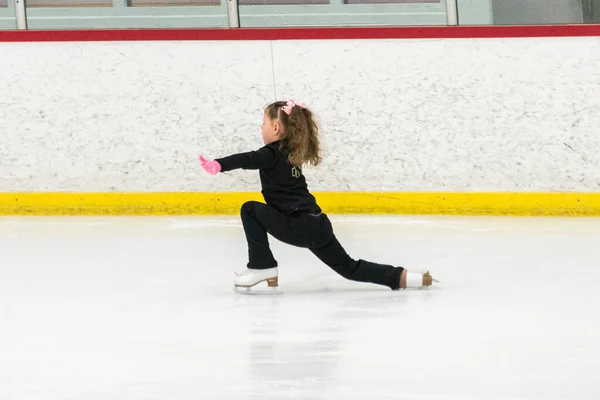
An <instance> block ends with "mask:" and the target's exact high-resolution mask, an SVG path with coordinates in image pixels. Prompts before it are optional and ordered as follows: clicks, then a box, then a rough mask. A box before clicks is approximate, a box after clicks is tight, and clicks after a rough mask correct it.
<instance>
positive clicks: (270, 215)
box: [241, 201, 403, 290]
mask: <svg viewBox="0 0 600 400" xmlns="http://www.w3.org/2000/svg"><path fill="white" fill-rule="evenodd" d="M241 217H242V224H243V225H244V232H245V233H246V239H247V241H248V258H249V262H248V268H252V269H266V268H273V267H276V266H277V265H278V264H277V261H276V260H275V258H274V257H273V253H272V252H271V249H270V247H269V239H268V237H267V233H270V234H271V235H272V236H273V237H274V238H276V239H278V240H280V241H282V242H284V243H287V244H289V245H292V246H296V247H302V248H308V249H309V250H310V251H311V252H312V253H313V254H315V255H316V256H317V257H318V258H319V259H320V260H321V261H323V262H324V263H325V264H327V265H328V266H329V267H330V268H331V269H333V270H334V271H335V272H337V273H338V274H340V275H341V276H343V277H344V278H346V279H349V280H352V281H358V282H370V283H375V284H379V285H384V286H388V287H389V288H390V289H393V290H396V289H398V288H399V287H400V274H401V273H402V271H403V268H402V267H393V266H391V265H384V264H375V263H372V262H369V261H364V260H358V261H356V260H353V259H352V258H351V257H350V256H349V255H348V254H347V253H346V251H345V250H344V248H343V247H342V245H341V244H340V243H339V242H338V240H337V239H336V237H335V235H334V233H333V228H332V226H331V222H330V221H329V218H328V217H327V215H325V214H319V215H312V214H308V213H295V214H291V215H286V214H283V213H281V212H279V211H278V210H276V209H275V208H273V207H271V206H269V205H267V204H263V203H259V202H256V201H249V202H246V203H244V205H243V206H242V209H241Z"/></svg>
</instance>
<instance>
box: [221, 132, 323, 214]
mask: <svg viewBox="0 0 600 400" xmlns="http://www.w3.org/2000/svg"><path fill="white" fill-rule="evenodd" d="M215 161H218V162H219V164H221V172H227V171H231V170H234V169H240V168H241V169H258V170H259V173H260V183H261V186H262V191H261V193H262V195H263V198H264V199H265V202H266V203H267V204H268V205H270V206H272V207H274V208H276V209H277V210H279V211H280V212H282V213H284V214H292V213H294V212H308V213H310V214H319V213H320V212H321V208H320V207H319V206H318V205H317V202H316V199H315V197H314V196H313V195H312V194H310V192H309V191H308V185H307V184H306V179H305V177H304V175H303V174H302V170H301V169H300V168H297V167H294V166H293V165H292V164H291V163H290V162H289V161H288V152H287V149H286V148H285V146H283V145H282V142H281V141H277V142H273V143H270V144H268V145H265V146H264V147H261V148H260V149H259V150H256V151H250V152H246V153H238V154H233V155H230V156H227V157H223V158H217V159H216V160H215Z"/></svg>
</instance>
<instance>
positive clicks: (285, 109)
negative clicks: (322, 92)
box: [281, 100, 306, 115]
mask: <svg viewBox="0 0 600 400" xmlns="http://www.w3.org/2000/svg"><path fill="white" fill-rule="evenodd" d="M294 106H298V107H300V108H306V104H304V102H302V103H296V102H295V101H294V100H288V102H287V105H285V106H283V107H281V109H282V110H283V112H285V113H286V114H287V115H290V114H291V113H292V108H294Z"/></svg>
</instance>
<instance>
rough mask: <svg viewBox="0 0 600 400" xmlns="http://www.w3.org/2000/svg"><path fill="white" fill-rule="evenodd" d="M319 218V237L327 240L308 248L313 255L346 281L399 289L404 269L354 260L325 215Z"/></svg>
mask: <svg viewBox="0 0 600 400" xmlns="http://www.w3.org/2000/svg"><path fill="white" fill-rule="evenodd" d="M321 218H323V222H322V224H321V230H322V231H323V233H322V235H321V237H324V238H327V239H326V240H325V241H323V242H321V243H320V244H319V245H318V246H314V247H311V248H310V251H312V252H313V254H314V255H316V256H317V257H318V258H319V259H320V260H321V261H323V262H324V263H325V264H327V265H328V266H329V267H330V268H331V269H333V270H334V271H335V272H337V273H338V274H339V275H341V276H343V277H344V278H346V279H350V280H352V281H357V282H369V283H375V284H378V285H383V286H387V287H389V288H390V289H393V290H396V289H398V288H399V287H400V276H401V275H402V271H404V268H402V267H394V266H392V265H386V264H377V263H373V262H370V261H365V260H360V259H359V260H354V259H353V258H352V257H350V256H349V255H348V253H346V250H344V248H343V247H342V245H341V244H340V242H339V241H338V240H337V238H336V237H335V235H334V233H333V227H332V225H331V221H329V218H328V217H327V216H326V215H322V216H321Z"/></svg>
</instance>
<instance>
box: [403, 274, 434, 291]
mask: <svg viewBox="0 0 600 400" xmlns="http://www.w3.org/2000/svg"><path fill="white" fill-rule="evenodd" d="M433 282H439V281H437V280H436V279H433V278H432V277H431V274H430V273H429V271H427V272H425V273H420V272H410V271H407V270H404V271H403V273H402V275H401V276H400V289H407V288H423V287H427V286H431V285H432V284H433Z"/></svg>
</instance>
